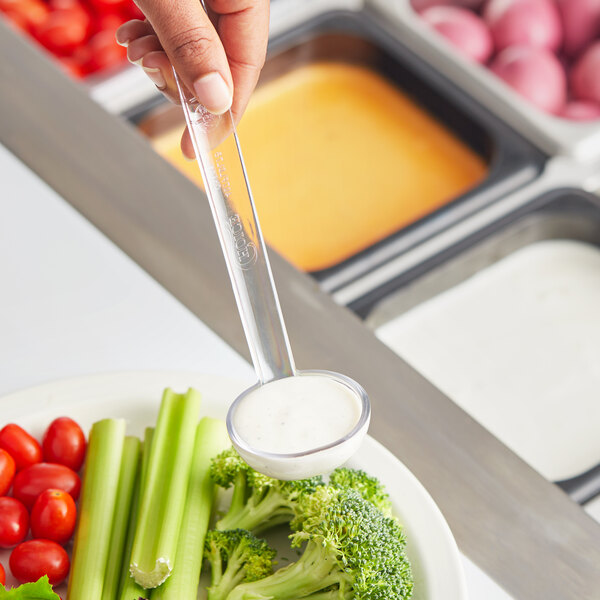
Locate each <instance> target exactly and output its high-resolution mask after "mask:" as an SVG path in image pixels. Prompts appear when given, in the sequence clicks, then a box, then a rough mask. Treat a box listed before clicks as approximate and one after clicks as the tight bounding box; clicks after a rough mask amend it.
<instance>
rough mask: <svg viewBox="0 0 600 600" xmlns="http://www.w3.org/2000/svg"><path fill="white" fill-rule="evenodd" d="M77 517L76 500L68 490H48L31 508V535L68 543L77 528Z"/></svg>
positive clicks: (59, 542)
mask: <svg viewBox="0 0 600 600" xmlns="http://www.w3.org/2000/svg"><path fill="white" fill-rule="evenodd" d="M76 517H77V509H76V508H75V501H74V500H73V498H71V496H70V495H69V494H67V492H63V491H62V490H53V489H50V490H46V491H45V492H42V493H41V494H40V495H39V496H38V497H37V500H36V501H35V504H34V505H33V508H32V509H31V535H33V537H34V538H43V539H45V540H52V541H53V542H57V543H58V544H66V543H67V542H68V541H69V538H70V537H71V536H72V535H73V531H74V530H75V520H76Z"/></svg>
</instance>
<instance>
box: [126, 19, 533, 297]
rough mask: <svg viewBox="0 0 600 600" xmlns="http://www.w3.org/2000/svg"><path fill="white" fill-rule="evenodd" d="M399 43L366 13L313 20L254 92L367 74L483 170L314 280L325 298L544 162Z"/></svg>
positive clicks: (169, 118) (165, 118) (164, 120)
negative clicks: (309, 72) (410, 103)
mask: <svg viewBox="0 0 600 600" xmlns="http://www.w3.org/2000/svg"><path fill="white" fill-rule="evenodd" d="M400 37H401V36H399V35H397V34H395V33H393V32H390V31H389V30H387V28H386V27H385V26H384V22H383V19H382V18H381V17H380V16H379V15H377V14H376V13H375V12H373V11H369V10H362V11H334V12H328V13H326V14H320V15H318V16H314V17H312V18H310V19H308V20H306V21H304V22H303V23H302V24H301V25H296V26H294V27H293V28H291V29H287V30H284V31H281V32H280V33H279V34H277V35H275V36H274V37H273V38H272V40H271V44H270V49H269V56H268V60H267V63H266V65H265V68H264V70H263V73H262V75H261V84H265V83H267V82H269V81H272V80H274V79H276V78H277V77H279V76H280V75H282V74H284V73H288V72H290V71H291V70H293V69H294V68H297V67H300V66H303V65H310V64H316V63H323V62H329V63H331V62H340V63H346V64H352V65H359V66H362V67H366V68H368V69H370V70H372V71H373V72H375V73H377V74H379V75H381V76H383V77H384V78H385V79H386V80H387V81H390V82H392V83H393V85H395V86H397V87H398V88H400V89H401V90H402V91H403V92H404V93H407V94H408V95H409V96H410V97H411V98H412V99H413V100H416V102H417V103H418V104H419V105H420V106H421V107H423V108H424V109H425V110H426V111H428V112H429V113H430V114H432V115H434V117H435V118H436V119H437V120H438V121H439V122H441V123H443V124H444V126H445V127H446V128H448V129H449V130H450V131H452V132H453V133H454V134H455V135H456V137H457V138H459V139H460V140H462V141H463V142H464V143H465V144H466V145H467V146H468V147H470V148H471V149H473V150H474V151H475V153H477V154H478V155H479V156H481V157H483V158H484V159H485V161H486V162H487V164H488V172H487V175H486V177H485V179H484V180H483V181H482V182H480V183H479V184H478V185H477V186H476V187H474V188H472V189H470V190H469V191H468V192H467V193H465V194H463V195H462V196H460V197H458V198H454V199H451V201H450V202H448V203H447V204H446V205H445V206H443V207H442V208H440V209H438V210H436V211H435V212H433V213H431V214H429V215H426V216H424V217H423V218H421V219H420V220H418V221H417V222H415V223H412V224H411V225H409V226H408V227H405V228H403V229H401V230H400V231H397V232H395V233H393V234H392V235H390V236H388V237H386V238H384V239H382V240H380V241H378V242H377V243H375V244H372V245H371V246H370V247H368V248H366V249H364V250H362V251H360V252H358V253H356V254H355V255H353V256H351V257H350V258H349V259H348V260H344V261H342V262H340V263H339V264H336V265H334V266H333V267H331V268H328V269H326V270H320V271H316V272H313V273H314V275H315V277H316V278H317V279H318V280H319V281H320V282H321V285H322V286H323V287H324V289H326V290H329V291H331V290H334V289H336V288H337V287H339V286H341V285H343V284H344V283H345V282H346V281H348V280H350V279H352V278H354V277H355V276H356V274H357V273H358V274H360V273H364V272H368V271H369V270H370V269H372V268H373V266H376V265H377V264H380V263H382V262H385V261H386V260H387V259H388V258H389V256H391V255H394V254H396V253H398V252H400V251H403V250H405V249H407V248H409V247H411V246H412V245H414V244H417V243H419V241H421V240H422V239H424V238H427V237H429V236H432V235H435V233H436V232H438V231H440V230H442V229H444V228H445V227H447V226H449V225H451V224H453V223H455V222H456V221H458V220H460V219H462V218H464V216H466V215H468V214H470V213H472V212H474V211H476V210H478V209H480V208H481V207H482V206H485V205H487V204H489V203H491V202H493V201H494V200H495V199H497V198H499V197H501V196H502V195H504V194H506V193H509V192H510V191H512V190H515V189H517V188H519V187H521V186H523V185H525V184H526V183H527V182H529V181H531V180H533V179H534V178H535V177H536V176H537V175H538V174H539V172H540V170H541V168H542V165H543V164H544V161H545V155H544V154H543V153H541V152H539V151H538V150H536V149H535V148H534V147H533V146H532V145H531V144H529V143H528V142H526V141H525V140H524V139H523V138H521V137H520V136H519V135H517V134H516V133H515V132H514V131H513V130H512V129H511V128H510V127H508V126H506V125H505V124H503V123H502V122H501V120H499V119H498V118H497V117H495V116H494V115H493V114H491V113H490V112H489V111H488V110H486V109H485V108H483V107H482V106H480V105H479V104H478V103H476V102H474V101H473V100H472V99H470V98H469V97H468V96H466V95H465V94H463V93H462V92H461V90H460V89H459V88H458V87H456V86H455V85H454V84H453V83H452V82H450V81H448V80H447V79H446V78H444V77H443V76H441V75H440V74H439V73H438V72H437V71H436V70H435V69H433V68H432V67H431V66H429V65H427V64H426V63H425V62H424V61H423V60H421V59H420V58H419V57H418V56H417V55H416V54H414V53H413V52H411V51H410V50H408V49H407V48H406V47H405V46H404V45H403V44H402V43H401V42H400ZM129 116H130V118H131V119H132V120H133V121H134V122H136V123H139V124H141V127H142V130H143V131H144V132H145V133H146V134H148V135H153V133H155V132H157V131H159V130H164V128H165V127H166V126H167V125H168V124H171V125H174V124H175V123H180V122H181V117H180V116H179V113H178V111H177V109H172V108H166V107H165V108H161V109H158V110H157V109H155V110H154V111H151V112H148V111H145V110H143V109H142V110H140V111H138V112H137V113H135V114H130V115H129ZM290 118H294V115H290ZM318 133H319V132H318V131H316V132H310V135H314V136H317V135H318ZM242 142H243V140H242ZM303 176H310V174H308V175H307V174H303ZM432 177H435V173H432ZM339 183H340V185H339V194H341V195H342V197H343V194H344V187H345V186H351V185H352V180H351V173H349V174H348V178H347V179H346V180H344V181H340V182H339ZM346 189H348V188H346ZM282 194H285V190H282Z"/></svg>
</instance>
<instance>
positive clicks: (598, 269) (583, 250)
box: [377, 240, 600, 480]
mask: <svg viewBox="0 0 600 600" xmlns="http://www.w3.org/2000/svg"><path fill="white" fill-rule="evenodd" d="M377 335H378V336H379V337H380V338H381V339H382V340H383V341H384V342H386V343H387V344H388V345H389V346H390V347H391V348H393V349H394V350H395V351H396V352H397V353H398V354H399V355H400V356H402V357H403V358H405V359H406V360H407V361H408V362H409V363H411V364H412V365H413V366H414V367H415V368H416V369H417V370H419V371H420V372H421V373H422V374H424V375H425V377H427V378H428V379H429V380H430V381H431V382H432V383H434V384H435V385H436V386H437V387H439V388H440V389H441V390H442V391H443V392H445V393H446V394H447V395H448V396H449V397H450V398H451V399H453V400H454V401H455V402H456V403H457V404H459V405H460V406H461V407H463V408H464V409H465V410H466V411H467V412H469V413H470V414H471V415H472V416H473V417H474V418H476V419H477V420H478V421H479V422H480V423H481V424H482V425H484V426H485V427H487V428H488V429H489V430H490V431H491V432H492V433H493V434H495V435H496V436H497V437H498V438H500V440H502V441H503V442H504V443H505V444H507V445H508V446H509V447H510V448H512V449H513V450H514V451H516V452H517V453H518V454H520V455H521V457H522V458H524V459H525V460H526V461H527V462H529V463H530V464H531V465H532V466H533V467H534V468H536V469H537V470H538V471H539V472H540V473H542V474H543V475H544V476H545V477H547V478H549V479H551V480H557V479H562V478H567V477H571V476H573V475H576V474H578V473H580V472H582V471H584V470H586V469H588V468H590V467H592V466H593V465H594V464H596V463H598V462H600V249H599V248H596V247H595V246H592V245H591V244H584V243H580V242H573V241H561V240H558V241H557V240H553V241H545V242H539V243H535V244H532V245H530V246H527V247H525V248H523V249H521V250H519V251H517V252H514V253H513V254H511V255H509V256H507V257H506V258H504V259H502V260H500V261H499V262H498V263H496V264H494V265H492V266H490V267H488V268H487V269H484V270H483V271H481V272H480V273H478V274H476V275H475V276H473V277H471V278H470V279H468V280H467V281H464V282H463V283H461V284H460V285H457V286H456V287H454V288H453V289H450V290H448V291H447V292H445V293H442V294H440V295H439V296H437V297H434V298H432V299H431V300H429V301H427V302H425V303H423V304H422V305H420V306H418V307H416V308H414V309H412V310H410V311H408V312H407V313H405V314H403V315H401V316H399V317H397V318H395V319H394V320H392V321H391V322H389V323H387V324H385V325H384V326H382V327H380V328H379V329H378V331H377Z"/></svg>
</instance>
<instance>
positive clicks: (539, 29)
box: [483, 0, 563, 51]
mask: <svg viewBox="0 0 600 600" xmlns="http://www.w3.org/2000/svg"><path fill="white" fill-rule="evenodd" d="M483 20H484V21H485V22H486V23H487V25H488V27H489V28H490V31H491V33H492V38H493V39H494V43H495V45H496V50H498V51H500V50H503V49H504V48H508V47H509V46H515V45H526V46H536V47H539V48H547V49H548V50H552V51H557V50H558V49H559V48H560V47H561V45H562V39H563V31H562V22H561V19H560V14H559V12H558V8H557V6H556V4H555V3H554V1H553V0H489V2H488V3H487V4H486V6H485V9H484V11H483Z"/></svg>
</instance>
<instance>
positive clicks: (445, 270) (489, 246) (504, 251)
mask: <svg viewBox="0 0 600 600" xmlns="http://www.w3.org/2000/svg"><path fill="white" fill-rule="evenodd" d="M579 194H580V192H578V191H574V192H569V191H565V192H564V194H562V198H563V199H564V200H565V201H566V202H568V200H569V197H573V198H574V199H576V198H577V196H578V195H579ZM581 195H582V196H583V197H585V195H584V194H581ZM560 198H561V196H560V195H559V194H558V193H557V198H556V199H555V200H559V199H560ZM531 204H533V203H531ZM554 204H556V202H554ZM525 205H527V203H526V204H525ZM590 208H592V209H593V208H595V210H594V211H593V212H592V213H591V214H590V211H583V210H581V208H580V207H578V206H577V204H576V202H573V206H572V207H571V208H570V209H569V208H568V207H566V208H565V209H564V210H552V200H551V199H550V198H549V199H548V201H547V203H544V204H541V205H537V206H536V204H533V205H532V206H531V211H530V213H529V214H524V215H519V213H518V212H516V211H515V216H514V218H513V219H510V217H508V219H509V223H508V224H507V223H504V224H503V225H500V224H498V229H497V230H495V231H491V232H489V233H488V235H487V236H486V237H485V238H484V239H482V240H473V242H472V244H471V245H470V246H468V247H467V248H465V249H463V250H462V251H460V253H459V254H458V255H456V256H453V257H452V258H449V259H447V260H445V261H444V262H442V263H441V264H439V265H432V266H431V267H430V268H429V269H428V270H426V272H425V273H424V274H422V275H420V276H418V277H417V278H415V279H414V280H412V281H410V282H409V283H406V284H405V285H402V286H400V287H399V289H398V290H397V291H395V292H392V293H389V294H386V297H385V299H382V300H381V301H380V302H377V303H376V304H375V305H374V306H373V308H372V309H371V310H369V315H368V317H367V319H366V322H367V324H368V325H369V326H370V327H372V328H373V329H375V328H377V327H379V326H380V325H383V324H384V323H387V322H388V321H390V320H391V319H393V318H395V317H397V316H399V315H401V314H403V313H405V312H407V311H408V310H410V309H411V308H413V307H415V306H417V305H418V304H421V303H422V302H424V301H426V300H429V299H430V298H433V297H434V296H437V295H438V294H441V293H442V292H445V291H446V290H448V289H450V288H452V287H454V286H456V285H458V284H459V283H461V282H463V281H465V280H466V279H468V278H469V277H471V276H472V275H475V273H477V272H479V271H481V270H483V269H485V268H486V267H489V266H490V265H492V264H494V263H495V262H498V261H499V260H501V259H502V258H504V257H505V256H508V255H509V254H511V253H513V252H515V251H516V250H518V249H519V248H523V247H524V246H527V245H529V244H532V243H534V242H538V241H541V240H549V239H571V240H578V241H582V242H588V243H591V244H595V245H598V246H600V199H599V200H598V201H597V205H596V206H594V204H591V203H590ZM398 275H402V273H398Z"/></svg>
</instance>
